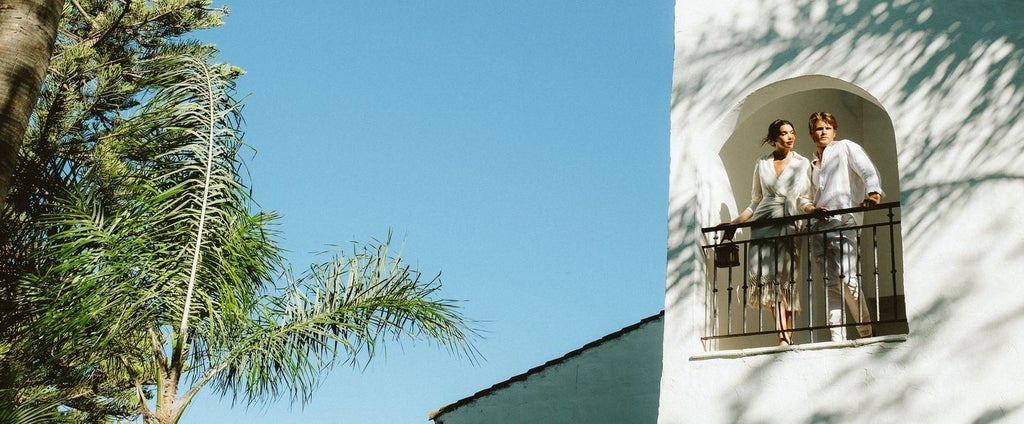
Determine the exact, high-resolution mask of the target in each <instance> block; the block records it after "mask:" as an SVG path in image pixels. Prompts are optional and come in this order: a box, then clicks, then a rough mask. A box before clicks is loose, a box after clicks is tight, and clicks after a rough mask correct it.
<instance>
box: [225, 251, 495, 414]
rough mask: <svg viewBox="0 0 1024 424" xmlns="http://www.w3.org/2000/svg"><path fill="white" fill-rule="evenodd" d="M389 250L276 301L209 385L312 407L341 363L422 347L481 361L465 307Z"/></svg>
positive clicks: (295, 283)
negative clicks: (394, 346) (321, 384)
mask: <svg viewBox="0 0 1024 424" xmlns="http://www.w3.org/2000/svg"><path fill="white" fill-rule="evenodd" d="M389 248H390V236H389V238H388V239H386V240H385V241H383V242H374V243H371V244H369V245H363V246H361V247H358V248H357V249H356V250H355V251H354V252H353V253H352V254H351V255H350V256H345V255H338V256H337V257H336V258H335V259H333V260H332V261H329V262H326V263H323V264H319V265H315V266H312V267H311V269H310V271H309V272H308V273H307V274H305V275H303V276H302V277H301V278H299V279H295V280H292V283H291V285H290V286H288V287H286V288H283V289H282V291H280V292H279V294H278V295H277V296H274V297H271V296H269V295H268V297H267V299H266V300H265V302H264V305H265V306H264V307H263V308H262V309H259V310H257V313H258V314H257V315H256V320H254V321H253V322H252V325H251V326H250V327H249V328H247V329H246V333H245V334H239V335H233V336H234V337H233V338H234V339H235V340H234V344H233V345H231V346H222V348H224V349H226V350H225V358H224V362H223V364H222V365H221V366H219V367H217V368H215V369H213V370H212V371H211V372H210V373H208V375H207V378H209V379H211V380H213V381H214V382H215V383H214V384H215V386H216V387H217V388H218V389H219V390H220V391H221V393H222V394H231V395H232V396H233V398H234V399H236V400H242V401H244V402H247V403H255V402H260V401H270V400H273V399H276V398H279V397H281V396H283V395H284V394H288V395H289V396H290V398H291V400H292V401H297V400H298V401H303V402H305V401H308V400H309V398H310V396H311V395H312V393H313V391H314V389H315V388H316V386H317V382H318V378H319V377H320V376H321V375H322V373H323V371H325V370H327V369H330V368H331V367H332V366H333V364H334V363H336V362H337V361H339V360H340V361H341V363H349V364H351V365H354V366H358V365H360V364H361V363H363V361H369V360H371V359H372V358H373V357H374V355H375V353H376V352H377V350H378V349H379V348H384V347H385V344H386V343H388V342H399V343H401V342H402V341H415V340H422V341H427V342H430V343H435V344H438V345H440V346H442V347H444V348H446V349H447V350H449V352H451V353H452V354H455V355H466V356H467V357H469V358H470V360H475V359H477V358H478V356H479V353H478V352H477V351H476V349H475V348H474V347H473V340H474V339H475V338H476V337H477V336H478V335H477V333H476V331H475V330H474V329H473V328H472V327H471V325H472V323H471V322H469V321H468V320H467V319H466V318H464V317H463V316H462V314H461V313H460V312H459V308H458V305H457V302H455V301H452V300H448V299H437V298H435V296H436V295H437V293H438V290H439V289H440V287H441V285H440V281H439V279H438V278H437V277H435V278H432V279H430V280H428V281H424V280H422V279H421V276H420V272H419V271H416V270H414V269H412V268H411V267H410V266H409V265H408V264H406V263H405V262H404V261H403V260H402V258H401V256H400V255H396V256H391V255H390V254H389Z"/></svg>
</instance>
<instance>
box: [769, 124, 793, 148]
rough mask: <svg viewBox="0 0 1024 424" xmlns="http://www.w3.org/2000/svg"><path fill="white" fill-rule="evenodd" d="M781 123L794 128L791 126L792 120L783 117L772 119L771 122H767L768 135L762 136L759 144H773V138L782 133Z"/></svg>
mask: <svg viewBox="0 0 1024 424" xmlns="http://www.w3.org/2000/svg"><path fill="white" fill-rule="evenodd" d="M783 125H789V127H790V128H795V127H793V123H792V122H789V121H787V120H785V119H776V120H774V121H772V123H771V124H768V135H766V136H764V139H762V140H761V145H765V144H771V145H773V146H774V145H775V138H776V137H778V136H779V134H782V126H783Z"/></svg>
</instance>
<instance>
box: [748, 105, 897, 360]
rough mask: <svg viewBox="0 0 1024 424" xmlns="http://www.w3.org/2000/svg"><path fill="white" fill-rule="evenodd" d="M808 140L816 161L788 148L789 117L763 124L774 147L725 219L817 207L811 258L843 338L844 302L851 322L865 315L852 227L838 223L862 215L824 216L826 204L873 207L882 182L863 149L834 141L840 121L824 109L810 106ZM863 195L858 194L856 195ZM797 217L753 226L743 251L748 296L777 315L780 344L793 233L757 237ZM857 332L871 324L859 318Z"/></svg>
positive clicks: (790, 296) (786, 229)
mask: <svg viewBox="0 0 1024 424" xmlns="http://www.w3.org/2000/svg"><path fill="white" fill-rule="evenodd" d="M808 129H809V130H810V135H811V140H813V141H814V145H815V147H816V148H817V150H816V152H815V154H814V160H813V161H811V160H808V159H807V158H805V157H803V156H801V155H800V154H799V153H797V152H794V151H793V146H794V144H795V143H796V131H795V129H794V127H793V124H792V123H791V122H789V121H787V120H784V119H778V120H775V121H774V122H772V123H771V124H770V125H769V126H768V135H767V136H765V138H764V140H762V144H771V145H773V146H774V147H775V150H774V151H772V152H771V153H769V154H767V155H765V156H762V157H761V158H759V159H758V160H757V162H756V163H755V165H754V178H753V187H752V189H751V196H750V197H751V201H750V206H749V207H747V209H746V210H744V211H743V212H742V213H740V215H739V216H738V217H736V219H733V220H732V222H731V223H733V224H739V223H743V222H747V221H751V220H754V221H756V220H760V219H765V218H780V217H785V216H792V215H799V214H801V213H816V214H817V217H816V218H815V219H814V220H813V223H812V225H811V230H812V231H814V232H816V233H817V232H823V231H827V232H824V233H821V234H816V235H815V237H814V238H813V240H814V241H813V243H812V246H813V250H814V252H813V254H814V258H815V264H816V265H817V267H818V269H819V270H820V271H821V273H822V275H823V277H824V279H825V285H826V287H827V289H828V290H827V294H826V299H827V300H826V307H827V309H828V323H829V326H830V328H831V333H832V340H833V341H838V340H846V328H845V326H843V306H842V302H843V301H842V300H840V298H842V299H845V301H846V305H847V307H848V308H849V309H850V311H852V313H853V316H854V318H855V319H856V320H857V322H868V321H871V317H870V313H869V312H868V310H867V305H866V303H865V302H861V301H860V300H861V299H860V298H861V290H860V281H859V278H858V276H857V272H856V269H857V252H858V250H859V247H858V246H857V230H855V229H849V230H839V231H835V230H838V229H841V228H846V227H852V226H855V225H858V224H859V222H860V216H859V214H841V215H836V216H826V212H828V211H830V210H838V209H846V208H852V207H854V206H858V204H857V203H855V202H858V201H859V206H874V205H877V204H878V203H879V202H880V201H881V197H882V188H881V179H880V178H879V176H878V170H877V169H876V168H875V166H874V164H872V162H871V159H870V158H868V155H867V153H865V152H864V149H863V148H862V147H861V146H860V145H858V144H857V143H854V142H852V141H850V140H845V139H843V140H836V139H835V136H836V131H837V130H838V129H839V125H838V123H837V122H836V119H835V117H834V116H832V114H831V113H828V112H816V113H813V114H811V116H810V118H809V119H808ZM861 199H863V200H861ZM797 231H798V228H797V224H796V223H792V222H790V223H783V224H776V225H767V226H754V227H752V228H751V235H750V238H751V240H752V242H751V244H750V248H749V249H748V251H747V264H748V270H749V274H750V275H749V277H750V281H751V282H752V283H753V285H752V286H751V287H752V288H751V289H748V290H747V294H746V297H747V303H748V305H750V306H751V307H754V308H759V307H768V308H770V309H771V310H772V313H773V315H774V316H775V329H776V330H779V345H781V346H785V345H789V344H792V342H793V332H792V329H793V314H794V313H796V312H799V311H800V300H799V296H798V295H797V291H796V283H795V281H794V279H793V278H791V276H792V273H793V268H794V267H795V265H796V264H797V260H796V249H795V243H794V241H793V239H792V238H786V237H782V238H776V239H772V240H765V241H760V242H759V241H756V240H757V239H761V238H768V237H779V236H787V235H792V234H796V233H797ZM857 332H858V333H859V334H860V336H861V337H870V336H871V333H872V331H871V325H858V326H857Z"/></svg>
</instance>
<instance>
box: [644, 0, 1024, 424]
mask: <svg viewBox="0 0 1024 424" xmlns="http://www.w3.org/2000/svg"><path fill="white" fill-rule="evenodd" d="M1022 67H1024V2H1020V1H1016V0H1002V1H995V0H979V1H973V0H972V1H966V0H942V1H938V0H922V1H885V2H883V1H856V0H847V1H838V0H828V1H810V0H749V1H744V2H743V5H742V7H737V6H736V5H735V4H732V3H729V2H716V1H686V0H678V1H677V2H676V53H675V64H674V68H675V69H674V76H673V99H672V116H671V119H672V137H671V168H672V169H671V176H670V178H671V181H670V187H671V188H670V200H669V211H668V213H669V215H668V224H669V240H668V264H667V265H668V279H667V281H666V306H665V307H666V310H665V324H664V325H665V335H664V358H665V362H664V367H663V375H662V390H661V401H660V406H659V422H661V423H694V422H701V423H716V422H723V423H724V422H730V423H732V422H796V423H801V422H807V423H812V422H814V423H816V422H827V423H846V422H851V423H852V422H897V421H899V422H903V421H907V422H1022V421H1024V409H1022V406H1024V385H1020V384H1019V383H1018V382H1019V381H1021V380H1022V378H1024V368H1022V367H1020V366H1019V362H1020V359H1021V358H1022V356H1021V352H1022V351H1024V285H1022V284H1019V283H1018V282H1017V281H1016V280H1018V279H1019V277H1020V276H1021V275H1024V215H1022V214H1021V212H1020V211H1019V203H1020V202H1021V199H1024V141H1022V140H1021V135H1022V134H1024V131H1022V130H1024V122H1022V120H1021V115H1022V113H1024V112H1022V110H1024V108H1022V103H1024V72H1022ZM826 108H828V109H833V111H834V112H836V113H837V116H838V118H839V120H840V131H839V133H840V134H839V135H840V137H841V138H842V137H849V138H851V139H854V140H855V141H858V142H860V143H861V144H865V145H866V147H869V150H871V149H874V151H876V152H878V153H877V154H873V158H874V159H876V161H877V162H880V164H879V166H880V168H885V169H883V174H884V178H885V179H886V181H883V188H884V189H885V190H886V192H887V194H888V197H887V198H886V199H884V200H885V201H893V200H899V201H900V202H902V205H903V206H902V221H903V224H902V234H901V236H902V265H903V269H902V270H901V272H902V274H903V281H904V294H905V304H906V312H907V318H908V325H909V334H908V335H907V336H906V337H903V338H890V339H883V340H877V341H875V342H872V343H867V344H855V343H845V344H844V343H824V344H815V345H809V346H799V347H796V348H790V349H767V350H765V349H761V350H738V351H727V352H717V353H712V352H707V351H706V350H705V348H704V346H703V345H702V343H701V342H700V337H701V332H702V323H703V316H704V305H703V300H704V293H703V291H704V289H705V277H704V275H705V269H704V258H703V256H702V255H703V253H702V252H701V250H700V245H701V243H703V242H704V240H703V239H702V235H701V233H700V227H705V226H710V225H714V224H717V223H718V222H721V221H722V220H723V219H724V218H728V217H730V216H734V214H735V213H736V211H737V210H741V209H742V208H743V207H745V206H746V204H745V202H746V201H748V200H749V187H747V185H748V184H749V172H750V171H749V169H748V170H745V172H746V173H747V174H746V175H747V176H745V177H744V176H740V175H739V172H740V171H737V170H740V169H743V168H752V162H751V164H750V165H744V164H743V163H742V162H744V161H749V160H750V159H749V157H753V156H756V154H757V153H763V152H765V151H766V150H759V149H761V148H759V147H758V146H757V141H758V140H757V139H758V138H760V137H761V136H763V131H764V128H765V127H767V124H768V123H769V122H770V119H769V118H774V117H782V118H787V119H789V120H791V121H793V122H794V124H796V126H797V131H798V142H797V144H798V146H797V150H798V151H799V152H800V153H802V154H804V156H810V155H811V153H812V147H811V144H810V137H809V135H808V133H807V132H806V126H805V125H806V119H807V114H808V113H809V112H810V111H815V110H821V109H826ZM880 114H881V115H882V116H879V115H880ZM780 115H782V116H780ZM762 120H763V121H764V122H759V121H762ZM751 138H752V139H751ZM744 149H746V150H744ZM743 155H749V157H743ZM744 178H747V179H746V180H744ZM745 197H746V198H745Z"/></svg>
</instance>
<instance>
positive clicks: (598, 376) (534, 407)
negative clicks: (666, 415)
mask: <svg viewBox="0 0 1024 424" xmlns="http://www.w3.org/2000/svg"><path fill="white" fill-rule="evenodd" d="M663 330H664V325H663V320H662V319H661V317H660V316H657V317H652V318H649V319H647V320H645V321H643V322H642V323H641V325H639V326H637V327H636V328H632V329H630V330H629V331H626V332H623V333H622V334H613V335H610V336H609V337H606V338H605V339H602V340H601V341H597V342H595V345H594V346H590V347H584V348H582V350H580V351H577V352H574V353H570V354H569V355H567V356H566V357H565V358H559V359H556V360H553V361H552V362H551V363H549V364H545V365H543V366H541V367H538V368H537V369H535V370H531V371H529V372H527V373H525V374H523V375H520V376H517V377H514V378H512V379H511V380H510V381H507V382H504V383H500V384H499V385H497V386H495V387H494V388H492V389H491V390H486V391H483V392H481V394H477V395H475V396H473V397H471V398H467V399H464V400H463V401H460V402H458V403H457V404H454V405H451V406H448V407H445V408H443V409H442V410H441V413H439V414H437V415H436V416H435V417H434V422H435V423H438V424H480V423H488V424H537V423H545V424H577V423H588V424H605V423H606V424H621V423H637V424H642V423H654V422H656V421H657V414H658V393H659V387H658V381H659V379H660V376H661V362H662V361H661V350H660V349H659V348H660V346H661V345H662V334H663Z"/></svg>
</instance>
